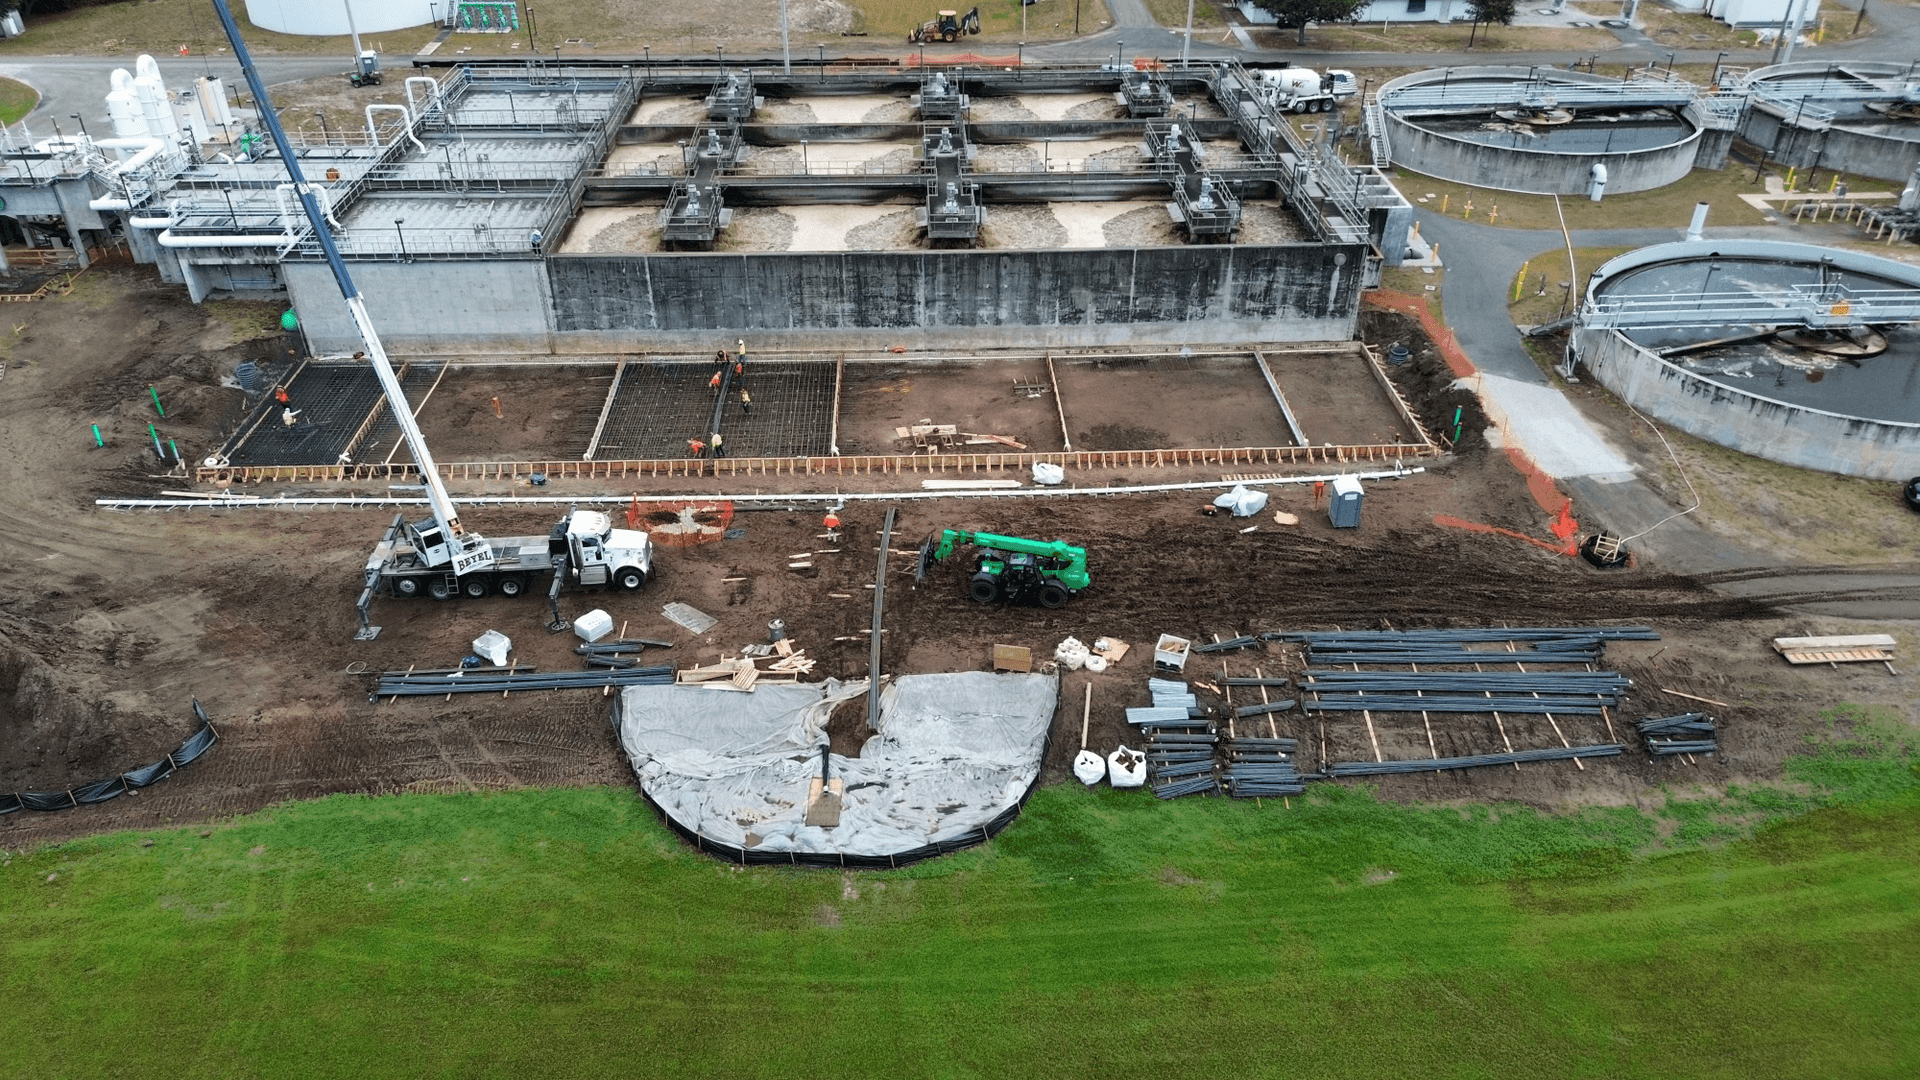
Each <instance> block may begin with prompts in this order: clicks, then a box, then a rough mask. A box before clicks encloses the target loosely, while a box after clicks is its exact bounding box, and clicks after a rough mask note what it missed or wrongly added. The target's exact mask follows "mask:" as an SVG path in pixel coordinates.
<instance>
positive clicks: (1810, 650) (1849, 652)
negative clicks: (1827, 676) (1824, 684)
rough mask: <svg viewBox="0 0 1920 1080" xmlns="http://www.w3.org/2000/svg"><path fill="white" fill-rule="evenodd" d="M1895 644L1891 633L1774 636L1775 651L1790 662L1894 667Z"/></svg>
mask: <svg viewBox="0 0 1920 1080" xmlns="http://www.w3.org/2000/svg"><path fill="white" fill-rule="evenodd" d="M1894 644H1895V642H1894V640H1893V637H1892V635H1890V634H1848V635H1842V636H1839V637H1804V638H1774V639H1773V648H1774V651H1775V652H1778V653H1779V654H1780V655H1781V656H1783V657H1785V658H1786V661H1787V663H1789V664H1856V663H1869V664H1887V665H1888V666H1889V667H1891V666H1892V661H1893V648H1894Z"/></svg>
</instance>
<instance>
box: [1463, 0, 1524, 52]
mask: <svg viewBox="0 0 1920 1080" xmlns="http://www.w3.org/2000/svg"><path fill="white" fill-rule="evenodd" d="M1519 8H1520V4H1519V0H1467V14H1468V15H1469V16H1470V17H1472V19H1473V30H1472V31H1471V32H1469V33H1468V34H1467V48H1469V49H1471V48H1473V39H1474V38H1476V37H1479V36H1480V24H1481V23H1499V24H1500V25H1501V26H1512V25H1513V17H1514V16H1515V15H1516V14H1518V13H1519Z"/></svg>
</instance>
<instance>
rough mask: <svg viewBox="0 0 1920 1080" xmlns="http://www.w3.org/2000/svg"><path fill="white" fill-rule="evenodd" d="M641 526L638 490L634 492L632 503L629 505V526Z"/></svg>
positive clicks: (630, 527) (631, 527) (632, 527)
mask: <svg viewBox="0 0 1920 1080" xmlns="http://www.w3.org/2000/svg"><path fill="white" fill-rule="evenodd" d="M639 526H640V493H639V492H637V491H636V492H634V493H633V503H632V505H630V506H628V507H627V528H629V529H634V528H638V527H639Z"/></svg>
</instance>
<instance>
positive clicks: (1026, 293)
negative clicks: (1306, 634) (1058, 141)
mask: <svg viewBox="0 0 1920 1080" xmlns="http://www.w3.org/2000/svg"><path fill="white" fill-rule="evenodd" d="M1368 256H1369V251H1368V249H1367V248H1366V247H1365V246H1363V245H1359V244H1348V245H1320V244H1283V245H1272V246H1258V247H1244V246H1243V247H1232V246H1226V245H1220V246H1201V247H1167V248H1104V249H1088V250H1072V251H942V252H819V253H788V252H774V253H766V254H752V255H730V254H712V255H705V254H675V255H558V256H551V257H549V258H547V259H546V260H544V261H542V260H487V261H479V260H475V261H470V262H460V261H441V260H432V261H429V260H424V259H423V260H420V261H417V262H354V263H351V264H350V269H351V272H352V274H353V278H354V282H355V283H356V284H357V285H358V286H359V288H360V291H361V293H362V295H364V296H365V297H366V298H367V309H368V311H369V312H370V313H371V314H372V316H373V322H374V325H375V326H376V327H378V328H379V330H380V336H381V340H382V341H383V342H385V343H386V345H387V347H388V348H390V349H392V350H393V351H394V352H406V353H479V354H497V353H582V354H592V353H606V352H630V351H633V350H635V349H643V348H680V347H691V348H698V349H709V348H715V347H717V346H715V345H714V344H713V342H714V339H715V337H716V336H724V335H729V334H734V335H738V334H749V333H750V334H752V335H753V336H754V341H755V343H756V347H758V348H762V349H769V348H782V347H787V348H819V347H823V346H830V347H835V348H850V349H852V348H886V347H888V346H891V345H894V344H898V343H901V342H903V341H909V340H910V341H911V342H912V343H913V344H914V345H915V347H916V348H920V347H945V348H975V347H981V348H984V347H994V346H1002V345H1023V346H1034V345H1039V346H1043V347H1044V346H1063V347H1064V346H1075V347H1086V346H1099V345H1120V344H1130V343H1133V344H1138V343H1185V342H1194V343H1202V342H1232V341H1340V340H1345V339H1348V338H1351V337H1352V336H1353V333H1354V329H1355V325H1356V320H1357V318H1358V311H1359V303H1360V289H1361V279H1362V275H1363V273H1364V271H1365V269H1366V265H1367V260H1368ZM282 269H283V273H284V274H285V277H286V280H287V289H288V294H289V298H290V299H291V301H292V303H293V306H294V308H295V310H297V311H298V312H299V313H300V320H301V323H302V325H303V326H304V327H305V328H306V331H307V335H308V338H309V340H310V341H311V342H312V344H313V348H314V349H315V350H316V351H319V352H352V351H354V350H356V349H358V348H360V338H359V335H358V334H357V333H356V332H355V331H354V328H353V324H352V322H351V321H350V320H349V319H348V318H347V313H346V308H345V305H344V304H342V302H341V300H340V293H339V289H338V288H337V287H336V286H335V285H334V282H333V276H332V275H331V274H330V273H329V272H328V270H327V268H326V265H325V264H324V263H306V262H299V263H286V264H283V267H282Z"/></svg>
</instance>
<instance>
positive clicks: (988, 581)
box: [967, 573, 1000, 604]
mask: <svg viewBox="0 0 1920 1080" xmlns="http://www.w3.org/2000/svg"><path fill="white" fill-rule="evenodd" d="M967 595H968V596H971V597H973V599H974V601H975V602H976V603H981V604H991V603H993V602H994V601H995V600H998V599H1000V579H999V578H996V577H994V576H993V575H992V574H984V573H982V574H975V575H973V580H972V581H970V582H968V583H967Z"/></svg>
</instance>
